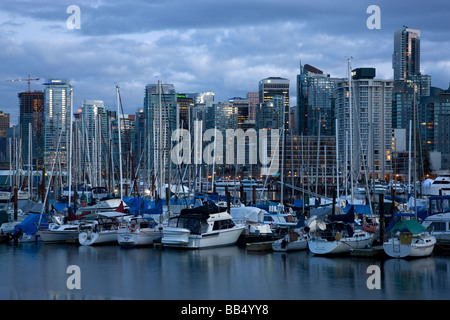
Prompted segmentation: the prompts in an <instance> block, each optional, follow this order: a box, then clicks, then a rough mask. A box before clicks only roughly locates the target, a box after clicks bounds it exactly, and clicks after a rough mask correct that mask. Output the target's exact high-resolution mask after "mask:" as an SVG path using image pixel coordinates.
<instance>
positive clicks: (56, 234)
mask: <svg viewBox="0 0 450 320" xmlns="http://www.w3.org/2000/svg"><path fill="white" fill-rule="evenodd" d="M39 235H40V236H41V239H42V241H44V243H63V242H66V241H67V239H69V238H77V237H78V231H76V230H74V231H52V230H40V231H39Z"/></svg>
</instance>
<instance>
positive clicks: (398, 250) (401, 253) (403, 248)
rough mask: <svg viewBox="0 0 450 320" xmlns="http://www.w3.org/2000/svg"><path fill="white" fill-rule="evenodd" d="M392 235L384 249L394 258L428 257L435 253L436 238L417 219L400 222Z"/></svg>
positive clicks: (385, 243) (392, 230)
mask: <svg viewBox="0 0 450 320" xmlns="http://www.w3.org/2000/svg"><path fill="white" fill-rule="evenodd" d="M390 233H391V236H390V237H389V239H388V240H387V241H385V242H384V243H383V249H384V252H385V253H386V254H387V255H388V256H390V257H392V258H417V257H427V256H429V255H431V254H432V253H433V250H434V246H435V244H436V238H435V237H434V236H432V235H431V234H430V233H429V232H428V231H427V230H426V228H425V227H424V226H422V225H421V224H420V223H419V222H418V221H417V220H416V219H407V220H400V221H399V222H397V223H396V224H395V225H394V227H393V228H392V229H390Z"/></svg>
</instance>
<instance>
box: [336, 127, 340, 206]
mask: <svg viewBox="0 0 450 320" xmlns="http://www.w3.org/2000/svg"><path fill="white" fill-rule="evenodd" d="M335 131H336V189H337V191H336V195H337V198H338V199H339V138H338V119H337V118H336V119H335Z"/></svg>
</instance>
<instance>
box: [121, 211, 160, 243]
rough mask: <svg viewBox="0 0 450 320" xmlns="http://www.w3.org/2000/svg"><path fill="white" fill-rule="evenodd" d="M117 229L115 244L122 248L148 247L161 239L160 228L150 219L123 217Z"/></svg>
mask: <svg viewBox="0 0 450 320" xmlns="http://www.w3.org/2000/svg"><path fill="white" fill-rule="evenodd" d="M124 220H125V221H126V224H125V225H124V226H121V227H119V230H118V232H117V242H118V243H119V245H120V246H122V247H136V246H150V245H153V243H154V242H155V241H158V240H160V239H161V237H162V229H163V228H162V226H159V225H158V223H156V221H155V220H154V219H153V218H150V217H148V218H147V217H125V218H124Z"/></svg>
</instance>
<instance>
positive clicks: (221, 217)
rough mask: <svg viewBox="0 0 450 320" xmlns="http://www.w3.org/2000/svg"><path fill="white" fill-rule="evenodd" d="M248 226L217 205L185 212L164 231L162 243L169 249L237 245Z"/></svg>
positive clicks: (210, 203)
mask: <svg viewBox="0 0 450 320" xmlns="http://www.w3.org/2000/svg"><path fill="white" fill-rule="evenodd" d="M244 228H245V225H243V224H242V225H241V224H235V223H234V222H233V220H232V216H231V215H230V214H229V213H228V212H226V211H220V209H219V207H218V206H217V205H215V204H214V203H213V202H207V203H206V204H205V205H204V206H201V207H197V208H192V209H183V210H181V212H180V214H179V215H178V216H175V217H172V218H170V219H169V221H168V226H167V227H164V228H163V237H162V239H161V243H162V245H163V246H166V247H178V248H190V249H199V248H207V247H219V246H227V245H233V244H236V242H237V240H238V239H239V236H240V235H241V233H242V232H243V230H244Z"/></svg>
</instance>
